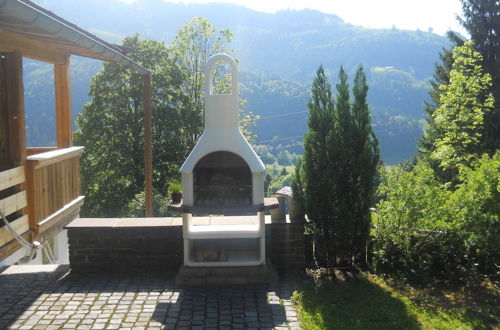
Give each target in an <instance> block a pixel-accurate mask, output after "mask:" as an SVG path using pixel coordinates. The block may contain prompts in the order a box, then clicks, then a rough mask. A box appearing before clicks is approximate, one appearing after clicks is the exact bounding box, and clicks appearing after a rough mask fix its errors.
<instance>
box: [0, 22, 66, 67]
mask: <svg viewBox="0 0 500 330" xmlns="http://www.w3.org/2000/svg"><path fill="white" fill-rule="evenodd" d="M0 52H19V53H21V54H22V55H23V56H26V57H29V58H32V59H34V60H38V61H44V62H48V63H64V62H65V61H66V56H67V55H68V54H69V52H68V51H65V50H62V49H57V48H54V47H51V46H50V44H49V43H47V42H43V41H40V40H35V39H30V38H28V37H25V36H22V35H19V34H15V33H12V32H8V31H6V30H4V29H1V28H0Z"/></svg>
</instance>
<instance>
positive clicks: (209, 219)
mask: <svg viewBox="0 0 500 330" xmlns="http://www.w3.org/2000/svg"><path fill="white" fill-rule="evenodd" d="M219 62H225V63H227V64H228V65H229V67H230V74H231V84H230V85H231V91H230V92H229V93H227V94H217V93H215V90H214V88H213V86H212V81H213V71H214V68H215V65H217V64H218V63H219ZM238 106H239V99H238V71H237V67H236V62H235V61H234V59H233V58H232V57H230V56H229V55H226V54H217V55H214V56H212V57H211V58H210V59H209V60H208V62H207V65H206V68H205V130H204V132H203V134H202V135H201V137H200V139H199V140H198V142H197V143H196V145H195V147H194V149H193V150H192V151H191V153H190V154H189V156H188V158H187V159H186V160H185V162H184V164H183V165H182V167H181V169H180V172H181V175H182V195H183V200H182V202H181V203H180V204H177V205H172V206H171V207H172V208H174V209H176V210H179V211H181V212H182V219H183V238H184V264H185V265H186V266H193V267H196V266H242V265H249V266H250V265H261V264H264V263H265V223H264V212H265V210H266V209H269V208H273V207H276V206H277V202H276V201H275V200H267V199H266V200H265V199H264V176H265V167H264V164H263V163H262V161H261V160H260V158H259V157H258V156H257V154H256V153H255V151H254V150H253V149H252V147H251V146H250V144H249V143H248V141H247V140H246V139H245V137H244V136H243V134H242V133H241V131H240V127H239V116H238Z"/></svg>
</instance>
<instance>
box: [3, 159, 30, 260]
mask: <svg viewBox="0 0 500 330" xmlns="http://www.w3.org/2000/svg"><path fill="white" fill-rule="evenodd" d="M24 182H25V175H24V166H19V167H16V168H12V169H10V170H6V171H2V172H0V211H1V212H2V214H3V215H4V216H5V217H8V218H10V219H8V220H9V223H10V225H11V226H12V228H13V229H14V230H15V231H16V232H17V233H18V234H20V235H21V234H25V233H26V232H27V231H28V230H29V224H28V216H27V215H26V214H25V213H26V212H25V211H24V209H25V208H26V206H27V199H26V191H24V190H23V185H24ZM2 225H3V222H2V221H1V220H0V247H2V246H4V245H5V244H7V243H9V242H10V241H12V240H13V239H14V236H13V235H12V234H11V232H10V231H9V229H8V228H7V226H2ZM2 250H3V249H2ZM3 254H6V255H8V253H7V252H6V251H3V253H0V260H1V259H2V256H3Z"/></svg>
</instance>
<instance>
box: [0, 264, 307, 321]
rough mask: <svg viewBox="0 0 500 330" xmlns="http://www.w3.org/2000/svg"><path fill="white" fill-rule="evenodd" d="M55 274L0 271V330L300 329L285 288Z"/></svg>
mask: <svg viewBox="0 0 500 330" xmlns="http://www.w3.org/2000/svg"><path fill="white" fill-rule="evenodd" d="M16 267H17V269H22V267H21V268H19V267H20V266H16ZM54 268H56V269H55V270H54V271H52V272H47V271H45V272H41V273H39V272H31V273H16V272H15V271H13V270H10V271H9V272H7V273H5V272H2V273H0V328H1V329H127V328H130V329H182V328H186V329H209V328H213V329H224V328H227V329H251V328H260V329H273V328H274V329H280V328H281V329H288V328H294V329H298V328H299V323H298V321H297V313H296V311H295V310H294V307H293V305H292V303H291V301H290V297H291V294H292V289H291V286H289V285H288V284H286V283H276V284H264V285H263V284H259V285H249V284H245V285H236V284H234V285H232V284H227V285H224V286H220V285H219V286H202V287H176V286H175V284H174V278H173V275H166V274H165V273H147V274H136V273H135V274H127V275H124V274H99V275H92V274H87V275H80V274H72V273H71V272H69V271H68V268H67V267H59V268H57V267H54ZM220 276H221V277H223V274H220ZM215 282H217V281H215Z"/></svg>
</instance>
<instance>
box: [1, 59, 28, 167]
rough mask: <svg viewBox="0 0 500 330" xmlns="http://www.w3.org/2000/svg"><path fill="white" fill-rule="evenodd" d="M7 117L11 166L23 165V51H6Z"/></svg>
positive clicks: (24, 156) (24, 145)
mask: <svg viewBox="0 0 500 330" xmlns="http://www.w3.org/2000/svg"><path fill="white" fill-rule="evenodd" d="M5 61H6V62H5V63H6V78H7V79H6V82H7V84H6V92H7V117H8V121H9V123H8V128H9V139H8V141H9V146H8V148H9V152H8V154H9V158H10V166H12V167H15V166H21V165H23V164H24V162H25V159H26V137H25V134H26V133H25V127H24V86H23V57H22V55H21V53H18V52H12V53H5Z"/></svg>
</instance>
